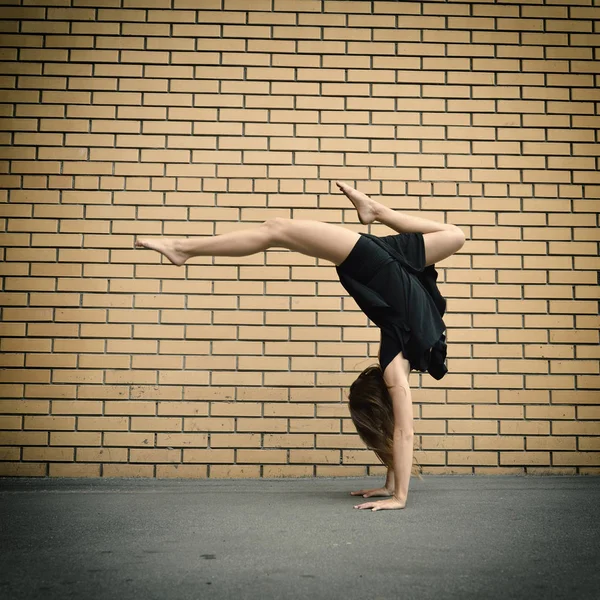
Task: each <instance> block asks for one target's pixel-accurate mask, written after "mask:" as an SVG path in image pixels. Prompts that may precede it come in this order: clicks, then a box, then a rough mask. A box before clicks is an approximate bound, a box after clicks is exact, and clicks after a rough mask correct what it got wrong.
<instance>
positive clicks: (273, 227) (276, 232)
mask: <svg viewBox="0 0 600 600" xmlns="http://www.w3.org/2000/svg"><path fill="white" fill-rule="evenodd" d="M288 223H289V219H284V218H282V217H274V218H272V219H267V220H266V221H265V222H264V223H263V224H262V226H263V228H264V229H265V230H266V231H267V233H268V235H269V239H270V240H271V242H272V243H276V242H280V241H282V239H283V238H284V236H285V231H286V229H287V225H288Z"/></svg>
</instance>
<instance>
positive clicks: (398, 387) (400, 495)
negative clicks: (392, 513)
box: [356, 354, 414, 510]
mask: <svg viewBox="0 0 600 600" xmlns="http://www.w3.org/2000/svg"><path fill="white" fill-rule="evenodd" d="M409 372H410V366H409V364H408V361H407V360H406V359H405V358H404V357H403V356H402V354H399V355H398V356H396V358H394V360H393V361H392V362H391V363H390V364H389V366H388V367H387V368H386V370H385V373H384V380H385V384H386V386H387V388H388V391H389V393H390V397H391V399H392V406H393V410H394V434H393V435H394V437H393V448H392V455H393V468H392V469H388V473H387V478H386V482H385V488H387V490H389V492H391V493H393V498H391V499H390V500H380V501H379V502H366V503H363V504H361V505H358V506H357V507H356V508H372V509H373V510H381V509H393V508H404V507H405V506H406V500H407V497H408V487H409V484H410V475H411V470H412V461H413V440H414V433H413V412H412V398H411V393H410V387H409V385H408V375H409ZM392 490H393V491H392Z"/></svg>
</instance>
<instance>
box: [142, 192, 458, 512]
mask: <svg viewBox="0 0 600 600" xmlns="http://www.w3.org/2000/svg"><path fill="white" fill-rule="evenodd" d="M337 186H338V187H339V189H340V190H341V191H342V192H343V193H344V194H345V195H346V196H347V197H348V198H349V199H350V201H351V202H352V203H353V204H354V206H355V208H356V210H357V211H358V217H359V220H360V222H361V223H362V224H363V225H368V224H370V223H373V222H375V221H377V222H379V223H382V224H384V225H387V226H388V227H390V228H391V229H393V230H394V231H396V232H397V234H395V235H390V236H385V237H376V236H374V235H370V234H363V233H361V234H359V233H356V232H354V231H351V230H349V229H345V228H344V227H341V226H338V225H333V224H329V223H322V222H319V221H307V220H296V219H282V218H274V219H269V220H267V221H265V222H264V223H263V224H262V225H260V226H259V227H256V228H254V229H245V230H241V231H235V232H231V233H226V234H223V235H216V236H206V237H201V238H180V239H168V238H159V239H140V240H137V241H136V246H137V247H140V248H149V249H152V250H156V251H158V252H160V253H161V254H163V255H164V256H166V257H167V258H168V259H169V260H170V261H171V262H172V263H173V264H175V265H178V266H179V265H183V264H184V263H185V262H186V261H187V260H188V259H189V258H192V257H194V256H248V255H251V254H255V253H257V252H263V251H265V250H267V249H268V248H287V249H289V250H293V251H296V252H300V253H302V254H306V255H307V256H312V257H315V258H321V259H325V260H328V261H330V262H332V263H333V264H334V265H335V266H336V270H337V272H338V276H339V278H340V282H341V283H342V285H343V286H344V288H345V289H346V290H347V291H348V292H349V293H350V295H351V296H352V297H353V298H354V299H355V300H356V302H357V304H358V305H359V307H360V308H361V309H362V310H363V312H365V314H366V315H367V316H368V317H369V319H371V320H372V321H373V322H374V323H375V324H376V325H377V326H378V327H379V328H380V330H381V345H380V351H379V365H377V366H375V367H369V368H367V369H365V370H364V371H363V372H362V373H361V374H360V375H359V376H358V378H357V379H356V381H355V382H354V383H353V384H352V386H351V387H350V393H349V401H350V414H351V416H352V420H353V422H354V424H355V426H356V428H357V431H358V433H359V435H360V436H361V438H362V439H363V441H364V442H365V443H366V445H367V446H368V447H369V448H371V449H372V450H373V451H374V452H375V453H376V454H377V456H378V457H379V459H380V460H381V461H382V462H383V463H384V464H385V465H386V466H387V477H386V481H385V484H384V486H383V487H382V488H377V489H372V490H360V491H357V492H353V493H352V494H353V495H361V496H363V497H365V498H370V497H376V496H390V497H389V498H388V499H386V500H379V501H369V502H364V503H362V504H358V505H356V506H355V508H359V509H369V508H370V509H372V510H374V511H375V510H383V509H399V508H404V507H405V506H406V501H407V496H408V487H409V482H410V475H411V468H412V462H413V437H414V432H413V410H412V399H411V392H410V387H409V384H408V376H409V373H410V371H411V369H414V370H417V371H428V372H429V373H430V374H431V375H432V376H433V377H435V378H436V379H440V378H441V377H443V375H444V374H445V373H446V367H445V359H446V343H445V325H444V322H443V320H442V317H443V315H444V311H445V306H446V303H445V300H444V299H443V297H442V296H441V295H440V293H439V291H438V289H437V285H436V279H437V272H436V271H435V267H434V264H435V263H437V262H439V261H441V260H444V259H445V258H448V257H449V256H451V255H452V254H454V253H455V252H457V251H458V250H460V248H461V247H462V246H463V244H464V241H465V236H464V234H463V232H462V231H461V230H460V229H459V228H458V227H456V226H454V225H450V224H443V223H442V224H440V223H437V222H435V221H430V220H428V219H423V218H421V217H413V216H409V215H406V214H403V213H400V212H397V211H394V210H392V209H390V208H388V207H386V206H384V205H383V204H380V203H379V202H377V201H375V200H373V199H372V198H369V197H368V196H366V195H365V194H363V193H362V192H359V191H358V190H355V189H354V188H352V187H350V186H349V185H347V184H345V183H342V182H337Z"/></svg>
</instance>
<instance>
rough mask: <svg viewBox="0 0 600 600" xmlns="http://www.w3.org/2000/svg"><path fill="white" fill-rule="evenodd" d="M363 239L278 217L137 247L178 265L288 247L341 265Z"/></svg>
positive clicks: (146, 242)
mask: <svg viewBox="0 0 600 600" xmlns="http://www.w3.org/2000/svg"><path fill="white" fill-rule="evenodd" d="M359 237H360V236H359V234H358V233H356V232H354V231H350V230H349V229H345V228H344V227H340V226H338V225H332V224H330V223H322V222H320V221H305V220H293V219H281V218H275V219H269V220H268V221H265V222H264V223H263V224H262V225H260V226H259V227H256V228H254V229H243V230H241V231H232V232H231V233H225V234H223V235H215V236H206V237H201V238H177V239H169V238H158V239H156V238H154V239H140V240H137V241H136V244H135V245H136V246H137V247H138V248H149V249H151V250H156V251H157V252H160V253H161V254H163V255H164V256H166V257H167V258H168V259H169V260H170V261H171V262H172V263H173V264H174V265H177V266H179V265H182V264H184V263H185V262H186V261H187V260H188V259H189V258H191V257H193V256H248V255H250V254H256V253H257V252H264V251H265V250H267V249H268V248H287V249H288V250H294V251H296V252H300V253H302V254H306V255H308V256H313V257H315V258H323V259H325V260H328V261H330V262H332V263H334V264H335V265H339V264H341V263H342V262H343V261H344V259H345V258H346V257H347V256H348V254H350V251H351V250H352V248H354V245H355V244H356V242H357V241H358V239H359Z"/></svg>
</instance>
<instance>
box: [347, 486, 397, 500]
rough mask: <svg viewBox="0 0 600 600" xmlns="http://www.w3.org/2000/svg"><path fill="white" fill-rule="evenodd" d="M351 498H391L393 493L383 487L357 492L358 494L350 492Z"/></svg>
mask: <svg viewBox="0 0 600 600" xmlns="http://www.w3.org/2000/svg"><path fill="white" fill-rule="evenodd" d="M350 495H351V496H362V497H363V498H373V497H376V496H393V495H394V492H392V491H390V490H388V489H387V488H385V487H381V488H376V489H374V490H359V491H358V492H350Z"/></svg>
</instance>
